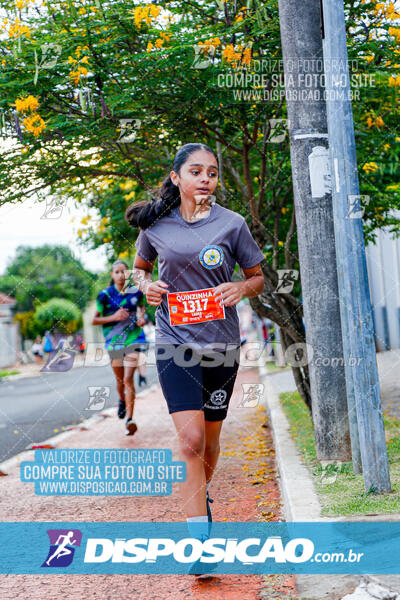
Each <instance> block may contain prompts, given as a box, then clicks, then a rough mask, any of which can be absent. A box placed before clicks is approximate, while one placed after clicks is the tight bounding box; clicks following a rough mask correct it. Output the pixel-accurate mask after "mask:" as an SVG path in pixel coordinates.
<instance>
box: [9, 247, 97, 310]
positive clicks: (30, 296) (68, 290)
mask: <svg viewBox="0 0 400 600" xmlns="http://www.w3.org/2000/svg"><path fill="white" fill-rule="evenodd" d="M95 280H96V275H94V274H93V273H91V272H90V271H88V270H86V269H85V268H84V267H83V266H82V264H81V262H80V261H79V260H77V259H76V258H74V256H73V254H72V252H71V250H70V249H69V248H68V247H67V246H51V245H49V244H45V245H43V246H40V247H38V248H32V247H29V246H19V247H18V248H17V251H16V256H15V258H14V259H13V260H12V262H11V264H10V265H9V266H8V267H7V269H6V274H5V275H4V276H2V277H0V291H2V292H4V293H5V294H8V295H10V296H12V297H14V298H15V299H16V301H17V303H16V310H17V311H19V312H25V311H29V310H33V309H34V308H35V306H36V305H37V304H40V303H43V302H46V301H47V300H50V299H51V298H54V297H58V298H65V299H67V300H70V301H71V302H73V303H75V304H76V305H77V306H78V307H79V308H80V309H81V310H83V309H84V308H85V306H86V304H87V303H88V301H89V300H90V299H91V297H92V286H93V283H94V282H95Z"/></svg>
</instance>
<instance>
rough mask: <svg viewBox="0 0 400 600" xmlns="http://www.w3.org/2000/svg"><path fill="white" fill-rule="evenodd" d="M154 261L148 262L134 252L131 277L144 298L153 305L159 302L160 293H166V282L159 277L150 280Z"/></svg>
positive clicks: (160, 298) (160, 299)
mask: <svg viewBox="0 0 400 600" xmlns="http://www.w3.org/2000/svg"><path fill="white" fill-rule="evenodd" d="M153 267H154V262H148V261H147V260H144V259H143V258H141V257H140V256H139V254H136V257H135V262H134V263H133V269H132V277H133V280H134V282H135V283H136V285H137V287H138V288H139V290H140V291H141V292H142V293H143V294H144V295H145V296H146V300H147V302H148V303H149V304H152V305H153V306H158V305H159V304H161V301H162V295H163V294H167V293H168V284H166V283H165V282H164V281H161V279H158V280H157V281H152V272H153Z"/></svg>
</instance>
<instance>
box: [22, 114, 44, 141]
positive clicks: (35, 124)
mask: <svg viewBox="0 0 400 600" xmlns="http://www.w3.org/2000/svg"><path fill="white" fill-rule="evenodd" d="M22 123H23V125H24V127H25V129H26V130H27V131H30V132H31V133H33V135H34V136H35V137H37V136H38V135H40V134H41V133H42V131H43V129H45V128H46V124H45V122H44V121H43V119H42V117H41V116H40V115H39V114H38V113H32V114H31V115H29V117H26V118H25V119H24V120H23V121H22Z"/></svg>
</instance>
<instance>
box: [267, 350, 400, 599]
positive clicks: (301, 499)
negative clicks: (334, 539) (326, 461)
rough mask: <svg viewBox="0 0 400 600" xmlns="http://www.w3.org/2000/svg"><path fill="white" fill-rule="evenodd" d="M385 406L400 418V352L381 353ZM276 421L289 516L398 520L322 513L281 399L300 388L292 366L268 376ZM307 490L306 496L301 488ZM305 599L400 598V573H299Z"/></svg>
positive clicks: (298, 518) (398, 515) (389, 516)
mask: <svg viewBox="0 0 400 600" xmlns="http://www.w3.org/2000/svg"><path fill="white" fill-rule="evenodd" d="M377 364H378V374H379V382H380V391H381V399H382V408H383V410H384V411H385V412H387V413H388V414H390V415H391V416H393V417H395V418H400V382H399V380H398V376H397V373H398V370H399V366H400V352H399V351H390V352H384V353H378V354H377ZM262 379H263V382H264V384H265V387H266V398H267V404H268V414H269V417H270V426H271V428H272V431H273V437H274V445H275V451H276V459H277V468H278V470H279V474H280V477H279V481H280V484H281V492H282V496H283V500H284V509H285V510H284V515H285V519H286V520H287V521H319V522H324V521H396V522H398V521H399V520H400V513H394V514H385V515H377V516H367V515H359V516H354V515H352V516H349V517H346V516H344V517H335V518H328V517H321V514H320V513H321V505H320V501H319V498H318V496H317V493H316V490H315V487H314V483H313V480H312V478H311V474H310V473H309V471H308V469H307V467H305V465H304V461H303V459H302V458H301V456H300V454H299V452H298V450H297V448H296V446H295V443H294V440H293V438H292V436H291V434H290V433H289V425H288V421H287V419H286V416H285V414H284V412H283V410H282V408H281V405H280V402H279V394H281V393H283V392H290V391H295V390H296V385H295V382H294V378H293V375H292V371H291V370H285V371H281V372H276V373H273V374H269V375H266V376H265V375H264V377H263V378H262ZM299 489H301V490H302V493H301V495H299V494H298V490H299ZM296 589H297V593H298V595H299V598H300V600H321V599H325V600H341V599H343V600H375V599H381V600H400V575H367V574H366V575H297V576H296Z"/></svg>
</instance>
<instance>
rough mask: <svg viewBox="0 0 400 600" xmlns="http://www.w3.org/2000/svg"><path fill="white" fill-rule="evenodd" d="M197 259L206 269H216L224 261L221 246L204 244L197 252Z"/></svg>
mask: <svg viewBox="0 0 400 600" xmlns="http://www.w3.org/2000/svg"><path fill="white" fill-rule="evenodd" d="M199 261H200V262H201V264H202V265H203V267H205V268H206V269H216V268H217V267H220V266H221V265H222V263H223V261H224V251H223V250H222V248H221V246H216V245H213V246H206V247H205V248H203V249H202V250H201V252H200V254H199Z"/></svg>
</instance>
